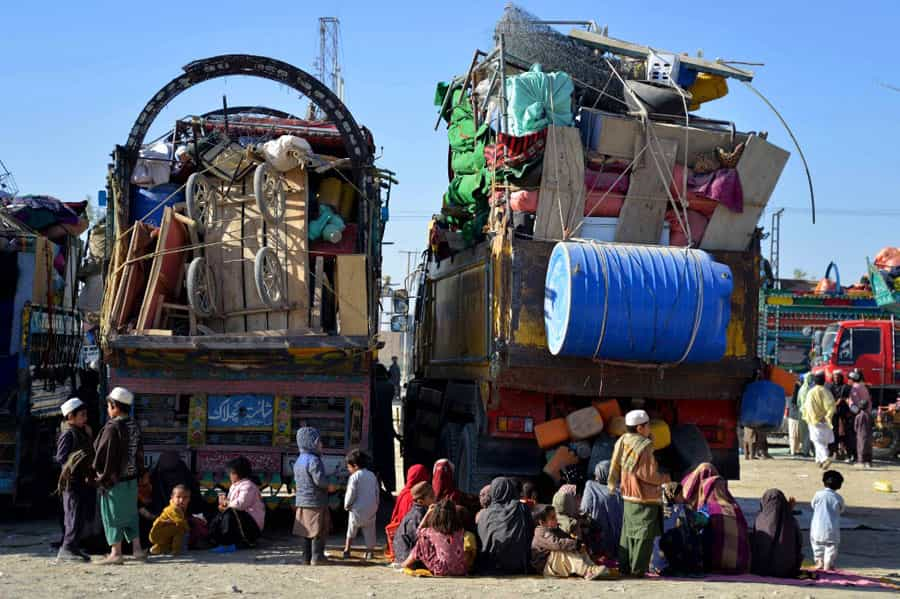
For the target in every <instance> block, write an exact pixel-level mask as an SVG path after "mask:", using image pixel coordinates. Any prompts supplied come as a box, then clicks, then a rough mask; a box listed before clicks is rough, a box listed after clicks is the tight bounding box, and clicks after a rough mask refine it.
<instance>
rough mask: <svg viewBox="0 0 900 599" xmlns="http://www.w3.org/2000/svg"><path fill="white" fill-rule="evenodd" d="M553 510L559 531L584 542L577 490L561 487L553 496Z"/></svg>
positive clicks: (573, 487)
mask: <svg viewBox="0 0 900 599" xmlns="http://www.w3.org/2000/svg"><path fill="white" fill-rule="evenodd" d="M553 509H554V510H556V520H557V522H558V526H559V528H560V530H562V531H563V532H564V533H566V534H567V535H569V536H571V537H573V538H575V539H578V540H584V536H585V535H584V534H583V531H582V524H583V521H582V519H581V515H580V514H579V513H578V488H577V487H576V486H575V485H563V486H561V487H560V488H559V490H558V491H557V492H556V494H555V495H553Z"/></svg>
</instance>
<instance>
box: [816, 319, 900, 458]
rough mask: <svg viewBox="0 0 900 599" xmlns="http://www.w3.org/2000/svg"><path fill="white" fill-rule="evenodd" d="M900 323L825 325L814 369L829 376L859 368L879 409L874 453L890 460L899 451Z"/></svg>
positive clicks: (841, 323)
mask: <svg viewBox="0 0 900 599" xmlns="http://www.w3.org/2000/svg"><path fill="white" fill-rule="evenodd" d="M898 345H900V325H898V323H896V322H895V321H894V319H893V318H891V319H890V320H848V321H843V322H837V323H834V324H831V325H829V326H828V327H826V328H825V331H824V333H823V334H822V339H821V343H820V346H819V348H818V352H817V353H818V354H819V355H818V358H817V360H816V362H815V363H814V365H813V372H821V371H824V372H825V374H826V376H827V377H828V378H829V379H830V378H831V375H832V374H833V373H834V372H835V371H836V370H841V371H843V372H844V374H845V375H846V374H847V373H849V372H850V371H851V370H853V369H854V368H859V370H860V371H862V373H863V378H864V380H865V382H866V384H867V385H868V386H869V391H870V393H871V395H872V403H873V404H874V407H876V408H877V410H878V415H877V418H876V420H875V439H874V447H873V453H874V455H875V457H876V458H881V459H891V458H894V457H896V456H897V454H898V453H900V403H898V399H897V397H898V391H900V362H898V359H897V347H898Z"/></svg>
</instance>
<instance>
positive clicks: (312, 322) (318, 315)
mask: <svg viewBox="0 0 900 599" xmlns="http://www.w3.org/2000/svg"><path fill="white" fill-rule="evenodd" d="M324 282H325V258H323V257H322V256H316V280H315V281H313V301H312V308H311V309H310V313H309V327H310V328H311V329H312V330H313V331H321V330H322V284H323V283H324Z"/></svg>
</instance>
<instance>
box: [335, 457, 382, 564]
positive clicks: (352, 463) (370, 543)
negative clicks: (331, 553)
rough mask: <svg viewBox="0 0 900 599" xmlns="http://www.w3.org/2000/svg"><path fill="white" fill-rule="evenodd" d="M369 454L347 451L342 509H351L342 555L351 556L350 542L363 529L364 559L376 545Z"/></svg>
mask: <svg viewBox="0 0 900 599" xmlns="http://www.w3.org/2000/svg"><path fill="white" fill-rule="evenodd" d="M368 462H369V456H367V455H366V454H364V453H363V452H361V451H360V450H358V449H354V450H353V451H351V452H350V453H348V454H347V470H348V471H349V472H350V479H349V480H348V481H347V491H346V492H345V493H344V509H345V510H347V511H348V512H350V515H349V518H348V520H347V541H346V542H345V543H344V555H343V558H344V559H348V558H349V557H350V544H351V543H352V542H353V539H355V538H356V535H357V534H359V532H360V531H362V534H363V540H365V542H366V554H365V558H364V559H366V560H370V559H372V551H373V550H374V549H375V514H376V513H377V512H378V479H377V478H375V475H374V474H373V473H372V471H371V470H369V469H368V468H366V466H368Z"/></svg>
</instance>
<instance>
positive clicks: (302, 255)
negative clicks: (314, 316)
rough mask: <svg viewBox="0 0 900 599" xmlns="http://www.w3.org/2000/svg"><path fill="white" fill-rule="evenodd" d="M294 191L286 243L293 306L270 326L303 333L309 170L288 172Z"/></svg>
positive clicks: (305, 325) (306, 302)
mask: <svg viewBox="0 0 900 599" xmlns="http://www.w3.org/2000/svg"><path fill="white" fill-rule="evenodd" d="M285 178H287V179H288V180H289V181H290V185H291V188H292V189H294V190H296V191H293V192H291V193H288V194H287V196H286V198H285V211H284V227H283V229H282V231H283V240H284V246H285V253H286V259H285V261H284V264H285V269H286V270H287V273H286V275H287V301H288V302H290V303H291V304H293V307H292V308H291V309H290V311H288V312H287V313H285V314H283V315H282V314H277V315H273V317H270V319H269V326H270V327H271V328H273V329H280V328H283V329H287V330H289V331H303V330H306V329H307V328H309V241H308V238H307V237H308V230H309V229H308V224H307V217H308V214H307V206H308V205H309V184H308V181H307V172H306V169H301V168H296V169H292V170H290V171H288V172H287V173H285Z"/></svg>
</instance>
